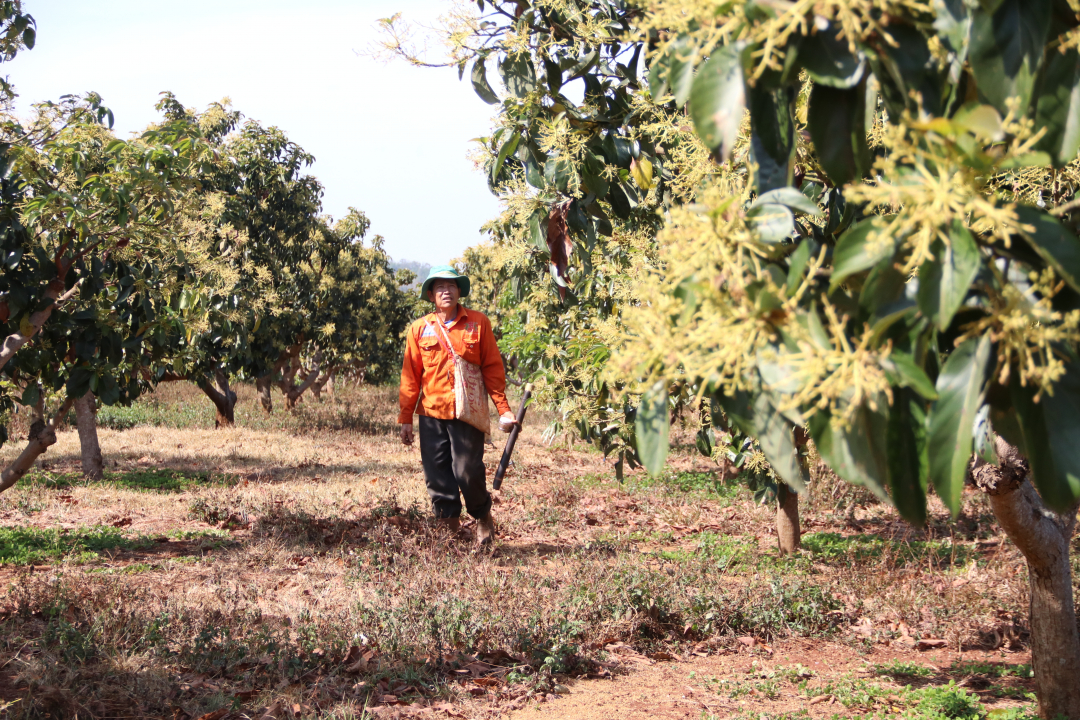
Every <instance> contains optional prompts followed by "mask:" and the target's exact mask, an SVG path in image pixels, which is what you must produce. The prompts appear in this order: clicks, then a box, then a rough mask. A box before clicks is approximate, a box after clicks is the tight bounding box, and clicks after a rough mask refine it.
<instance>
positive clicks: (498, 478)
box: [491, 383, 532, 490]
mask: <svg viewBox="0 0 1080 720" xmlns="http://www.w3.org/2000/svg"><path fill="white" fill-rule="evenodd" d="M530 397H532V383H527V384H526V385H525V394H524V395H522V396H521V406H520V407H518V411H517V418H515V420H514V427H513V429H512V430H510V437H508V438H506V447H505V448H503V454H502V459H501V460H499V467H497V468H495V478H494V479H493V480H492V481H491V487H492V488H493V489H495V490H498V489H499V488H501V487H502V481H503V477H505V476H506V470H507V468H509V467H510V456H511V455H512V454H513V453H514V445H516V444H517V439H518V434H519V433H520V432H521V424H522V423H523V422H524V421H525V408H526V406H527V405H528V404H529V398H530Z"/></svg>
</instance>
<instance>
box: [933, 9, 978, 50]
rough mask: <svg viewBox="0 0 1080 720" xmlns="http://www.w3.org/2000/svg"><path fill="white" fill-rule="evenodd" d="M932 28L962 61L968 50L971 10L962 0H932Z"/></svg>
mask: <svg viewBox="0 0 1080 720" xmlns="http://www.w3.org/2000/svg"><path fill="white" fill-rule="evenodd" d="M934 15H935V18H934V29H935V30H937V31H938V36H939V37H941V38H943V39H944V40H945V41H946V43H947V44H948V46H949V48H950V49H951V50H952V51H953V52H954V53H956V54H957V55H958V56H960V61H961V62H963V60H964V58H965V57H966V56H967V51H968V35H969V33H970V32H971V12H970V11H969V10H968V7H967V4H966V3H965V2H964V0H934Z"/></svg>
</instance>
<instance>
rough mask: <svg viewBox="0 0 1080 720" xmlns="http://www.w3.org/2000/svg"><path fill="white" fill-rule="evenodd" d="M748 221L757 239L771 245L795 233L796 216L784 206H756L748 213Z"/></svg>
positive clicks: (769, 204)
mask: <svg viewBox="0 0 1080 720" xmlns="http://www.w3.org/2000/svg"><path fill="white" fill-rule="evenodd" d="M746 220H747V223H748V224H749V226H750V229H751V230H752V231H753V232H754V234H755V235H756V236H757V239H758V240H760V241H761V242H763V243H769V244H771V245H774V244H776V243H780V242H783V241H784V239H785V238H788V237H791V234H792V233H793V232H795V216H794V215H793V214H792V212H791V211H790V210H788V209H787V208H786V207H784V206H783V205H774V204H771V203H768V204H765V205H756V206H755V207H752V208H751V209H750V210H749V211H748V212H747V213H746Z"/></svg>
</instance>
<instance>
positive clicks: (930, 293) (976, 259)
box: [917, 221, 982, 331]
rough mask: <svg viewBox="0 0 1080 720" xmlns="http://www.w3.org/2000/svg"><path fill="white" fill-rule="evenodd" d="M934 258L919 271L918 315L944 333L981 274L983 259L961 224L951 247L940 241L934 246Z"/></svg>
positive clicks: (957, 223)
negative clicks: (923, 316)
mask: <svg viewBox="0 0 1080 720" xmlns="http://www.w3.org/2000/svg"><path fill="white" fill-rule="evenodd" d="M931 250H932V251H933V253H934V255H935V257H934V258H933V259H931V260H927V261H926V262H924V263H923V264H922V267H920V268H919V292H918V295H917V298H918V302H919V311H920V312H921V313H922V314H923V315H925V316H926V317H927V318H929V319H930V320H931V321H932V322H934V323H935V324H936V325H937V328H938V330H942V331H943V330H945V329H946V328H948V327H949V324H950V323H952V319H953V317H954V316H955V315H956V311H957V310H959V309H960V306H961V305H963V304H964V298H966V297H967V294H968V291H969V290H970V289H971V283H972V282H973V281H974V280H975V276H976V275H977V274H978V272H979V266H980V265H981V264H982V255H981V254H980V253H979V246H978V245H976V244H975V238H973V237H972V236H971V233H970V232H969V231H968V229H967V228H966V227H964V226H963V224H962V223H961V222H960V221H954V222H953V227H952V229H951V230H950V231H949V245H948V247H945V246H944V245H943V244H942V243H941V241H940V240H937V241H935V242H934V243H933V245H932V246H931Z"/></svg>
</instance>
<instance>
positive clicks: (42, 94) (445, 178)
mask: <svg viewBox="0 0 1080 720" xmlns="http://www.w3.org/2000/svg"><path fill="white" fill-rule="evenodd" d="M449 7H450V0H305V2H303V3H297V2H295V0H185V2H181V3H177V2H165V1H163V0H97V1H95V2H88V1H87V0H24V3H23V8H24V11H26V12H29V13H30V14H31V15H33V16H34V19H35V20H36V21H37V28H38V33H37V45H36V47H35V48H34V49H33V50H31V51H27V52H24V53H22V54H20V55H19V56H18V57H17V58H16V59H15V60H13V61H12V62H10V63H4V64H3V65H0V73H2V74H4V75H7V76H9V79H10V80H11V82H12V83H13V84H14V86H15V88H16V91H17V92H18V93H19V95H20V97H19V100H18V102H17V105H16V107H17V109H18V111H19V112H20V113H26V112H27V111H28V109H29V107H30V105H31V104H32V103H34V102H40V101H43V100H56V99H57V98H59V96H60V95H64V94H68V93H84V92H87V91H91V90H92V91H95V92H97V93H99V94H100V95H101V96H102V98H103V99H104V102H105V104H106V105H107V106H109V107H110V108H111V109H112V110H113V112H114V114H115V116H116V122H115V125H114V130H115V131H116V132H117V134H118V135H120V136H121V137H124V136H126V135H127V133H129V132H132V131H137V130H141V129H143V128H144V127H145V126H146V125H147V124H149V123H150V122H152V121H154V120H156V119H157V117H158V116H157V113H156V111H155V110H154V104H155V103H156V102H157V99H158V93H160V92H162V91H164V90H171V91H172V92H174V93H175V94H176V96H177V99H179V100H180V102H182V103H184V105H186V106H188V107H195V108H197V109H198V110H203V109H205V107H206V106H207V105H208V104H209V103H211V102H214V101H217V100H221V99H222V98H225V97H228V98H230V99H231V100H232V103H233V107H234V108H236V109H237V110H240V111H241V112H242V113H244V115H245V116H246V117H249V118H253V119H255V120H258V121H259V122H260V123H262V124H263V125H266V126H269V125H276V126H278V127H280V128H281V129H282V130H284V131H285V132H286V134H288V136H289V138H290V139H291V140H293V141H294V142H297V143H299V144H300V146H301V147H303V148H304V149H305V150H307V151H308V152H310V153H311V154H313V155H314V156H315V159H316V162H315V164H314V165H313V166H312V167H311V169H310V172H311V174H313V175H315V176H316V177H318V178H319V180H320V181H321V182H322V183H323V185H324V187H325V190H326V194H325V197H324V199H323V206H324V208H325V210H326V212H328V213H330V214H331V215H333V216H334V217H335V218H337V217H341V216H342V215H344V214H345V212H346V210H347V208H348V207H349V206H350V205H351V206H354V207H357V208H359V209H360V210H363V211H364V212H365V213H367V215H368V217H369V218H370V219H371V221H372V231H371V232H372V233H377V234H380V235H383V236H385V238H386V249H387V252H389V253H390V254H391V255H392V256H393V257H395V258H401V259H408V260H418V261H422V262H429V263H433V264H437V263H445V262H448V261H449V260H450V259H451V258H453V257H456V256H458V255H460V254H461V252H462V251H463V250H464V249H465V248H466V247H468V246H470V245H473V244H476V243H477V242H479V241H480V240H481V239H482V237H481V235H480V233H479V229H480V225H481V224H483V223H484V222H485V221H486V220H489V219H491V218H493V217H494V216H495V215H496V214H497V213H498V211H499V205H498V202H497V200H496V199H495V197H494V196H493V195H491V193H490V192H489V191H488V189H487V183H486V182H485V179H484V177H483V175H482V174H481V173H480V172H478V171H476V170H474V169H473V167H472V163H471V162H470V161H469V160H468V159H467V158H466V155H467V154H468V153H469V152H470V150H471V148H472V143H470V142H469V141H470V139H472V138H475V137H480V136H483V135H486V134H487V133H488V130H489V129H490V127H491V118H492V117H493V115H494V110H495V108H494V106H490V105H487V104H485V103H484V102H483V101H481V100H480V99H479V98H478V97H477V96H476V94H475V93H474V92H473V89H472V85H471V84H470V82H469V77H468V75H467V74H466V76H465V79H464V80H463V81H460V82H459V81H458V79H457V71H456V70H454V69H449V68H440V69H426V68H413V67H410V66H408V65H407V64H406V63H404V62H402V61H395V62H390V63H387V64H383V63H381V62H379V61H375V60H373V59H371V58H370V57H367V56H358V55H357V54H356V53H357V51H359V52H363V51H365V50H366V49H367V48H368V47H369V45H370V44H371V43H372V42H373V41H374V40H375V39H376V38H377V31H376V29H375V26H376V21H377V20H378V18H381V17H388V16H390V15H392V14H394V13H395V12H401V13H402V14H403V16H404V18H405V19H409V20H413V21H415V22H417V23H421V24H426V25H431V24H434V21H435V19H436V18H437V16H438V15H440V14H442V13H443V12H445V11H446V10H447V9H449ZM432 47H433V50H434V51H436V52H437V51H439V50H440V48H438V47H437V46H436V45H435V43H432ZM435 57H440V59H441V56H440V55H438V54H436V55H435ZM493 79H494V78H493Z"/></svg>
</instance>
